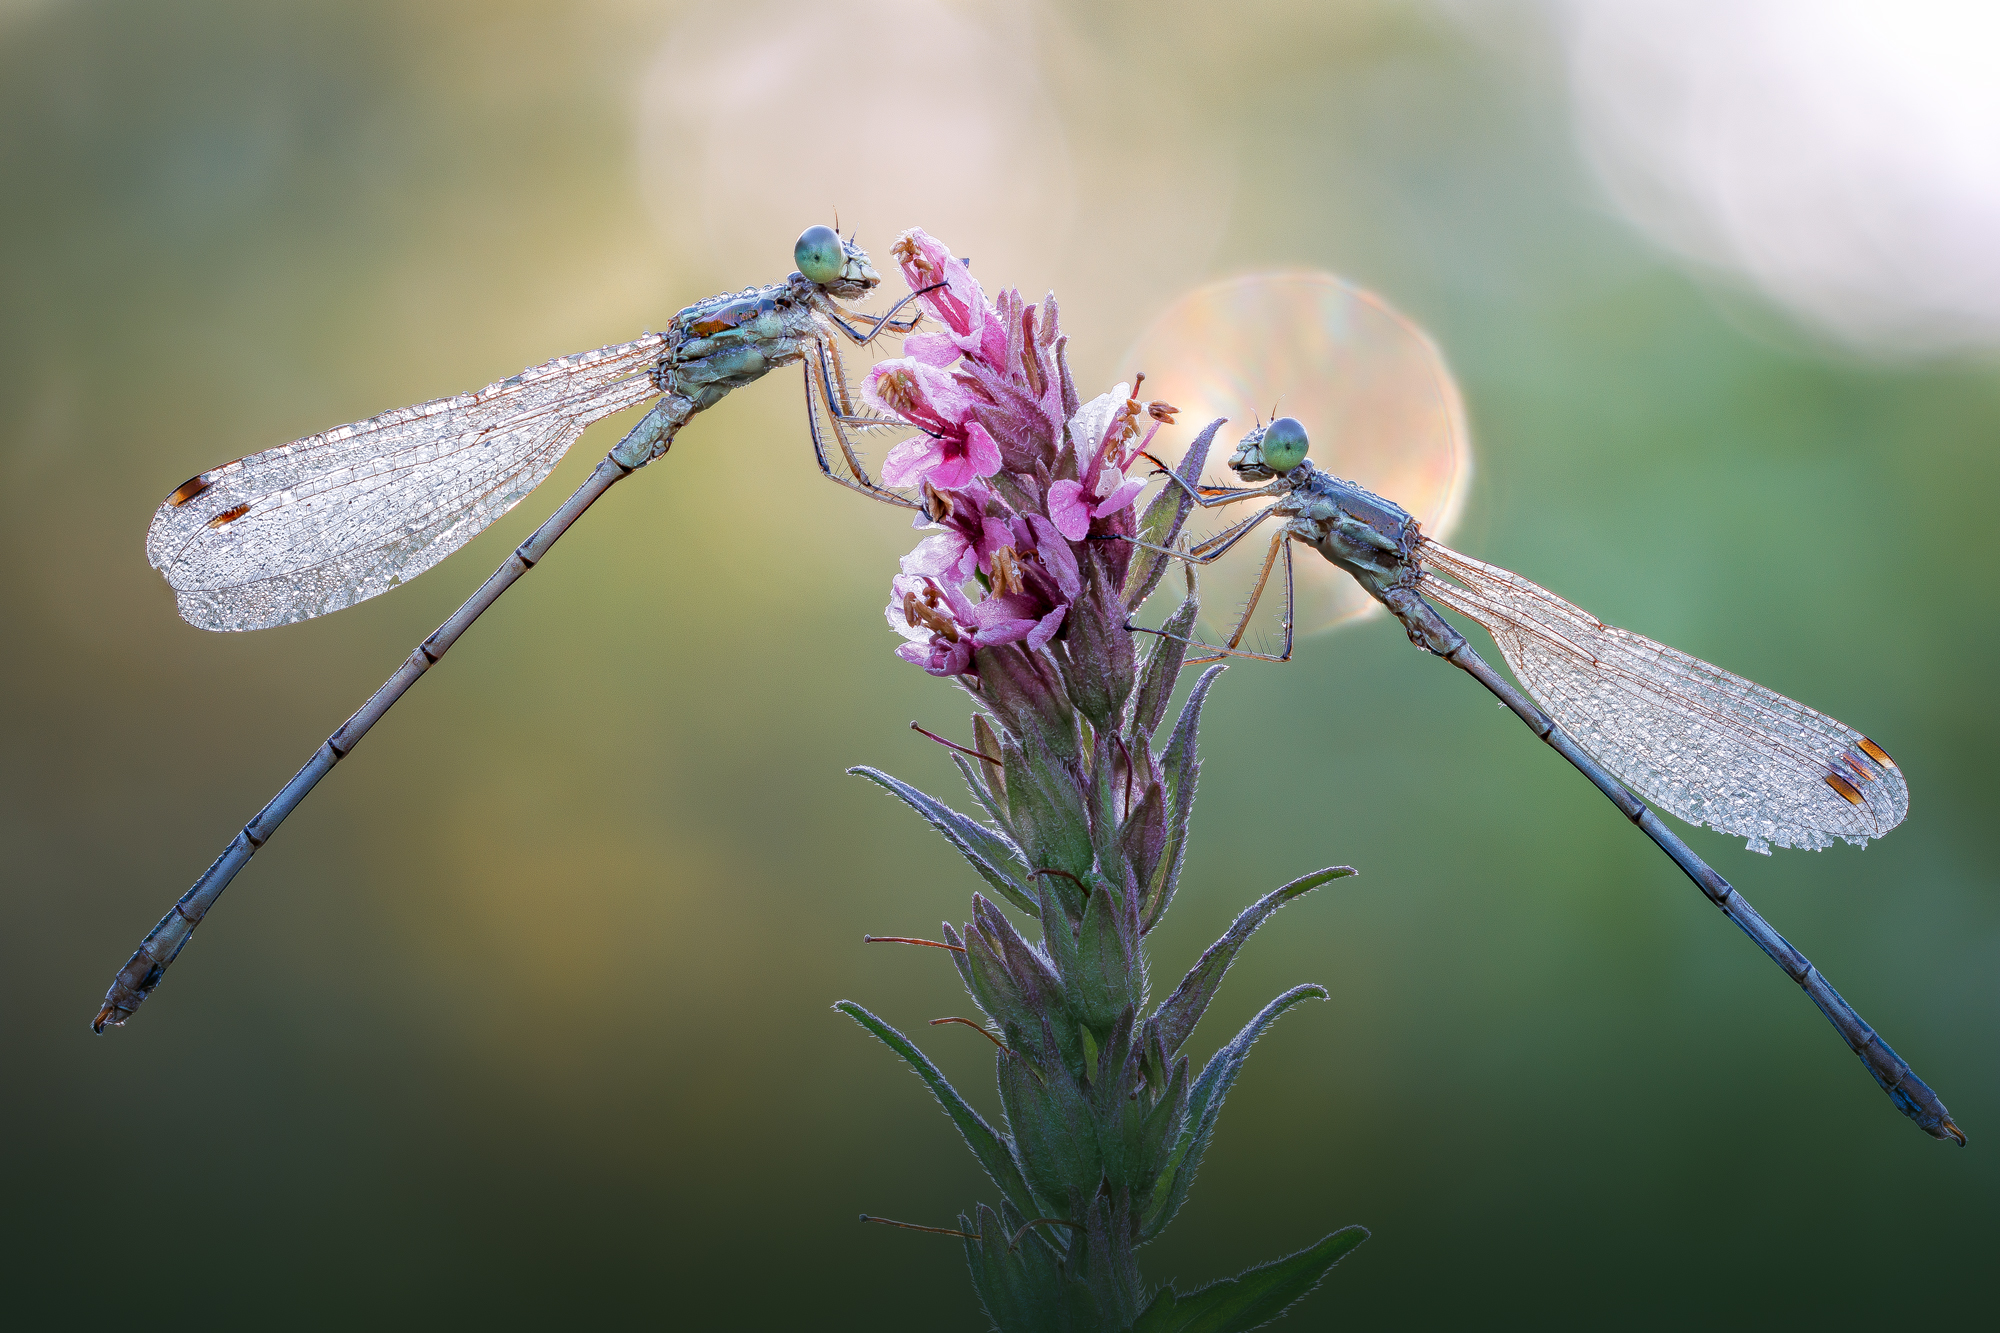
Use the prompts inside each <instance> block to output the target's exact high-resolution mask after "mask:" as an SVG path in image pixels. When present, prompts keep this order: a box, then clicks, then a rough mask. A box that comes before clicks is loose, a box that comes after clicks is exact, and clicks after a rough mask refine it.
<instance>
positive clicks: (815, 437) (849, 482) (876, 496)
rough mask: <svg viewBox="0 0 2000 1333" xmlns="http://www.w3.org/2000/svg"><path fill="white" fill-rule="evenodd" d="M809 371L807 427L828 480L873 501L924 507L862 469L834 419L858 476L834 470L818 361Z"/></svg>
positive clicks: (815, 456) (836, 432) (838, 436)
mask: <svg viewBox="0 0 2000 1333" xmlns="http://www.w3.org/2000/svg"><path fill="white" fill-rule="evenodd" d="M805 370H806V374H805V383H806V427H807V429H808V430H809V431H811V433H812V445H813V459H814V461H815V462H817V463H818V464H819V470H820V472H821V473H822V474H824V475H825V477H826V479H827V480H828V481H832V482H838V483H839V484H840V485H842V486H845V487H847V489H848V490H850V491H855V492H857V493H859V494H861V495H865V496H867V497H868V498H869V499H871V500H878V501H880V502H881V503H883V504H888V505H895V506H896V507H897V508H899V509H917V508H920V507H921V506H919V505H918V504H917V502H916V501H914V500H909V499H906V498H904V497H903V496H900V495H898V494H896V493H895V492H894V491H892V490H889V489H887V488H885V487H882V486H878V485H876V484H875V483H874V481H873V480H871V479H870V478H869V476H868V473H867V471H866V470H865V469H864V468H862V466H861V462H860V460H859V459H858V458H856V457H855V455H854V449H853V447H852V446H851V445H850V444H849V443H848V441H847V436H846V435H845V433H843V432H842V431H841V429H840V423H839V421H838V420H833V421H832V422H831V423H830V424H831V426H832V429H833V432H834V436H835V438H836V439H837V440H838V441H839V442H840V449H841V453H842V455H843V456H844V457H845V458H846V460H847V464H848V466H849V467H851V468H852V469H853V470H854V474H855V475H854V476H852V477H843V476H841V475H840V473H839V472H837V471H835V470H834V466H833V460H832V459H831V458H830V457H829V456H828V454H827V447H826V437H825V436H824V435H822V434H821V433H820V422H819V401H818V394H819V393H820V392H824V390H823V388H822V387H821V386H818V385H816V384H815V381H816V380H817V379H818V378H819V376H818V374H816V373H815V371H814V362H813V361H812V360H811V359H810V358H808V359H807V361H806V363H805Z"/></svg>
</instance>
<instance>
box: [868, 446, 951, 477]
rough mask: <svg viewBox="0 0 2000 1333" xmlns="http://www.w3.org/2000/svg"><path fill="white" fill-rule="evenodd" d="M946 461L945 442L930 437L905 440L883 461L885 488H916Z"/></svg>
mask: <svg viewBox="0 0 2000 1333" xmlns="http://www.w3.org/2000/svg"><path fill="white" fill-rule="evenodd" d="M943 459H944V441H942V440H938V439H934V438H933V437H931V436H929V435H918V436H916V437H915V438H913V439H908V440H904V441H903V442H902V443H901V444H899V445H897V446H896V447H895V448H894V449H891V450H890V451H889V454H888V457H886V458H884V459H883V460H882V484H883V485H884V486H914V485H916V484H917V483H918V482H920V481H922V480H923V479H924V474H925V473H927V472H929V471H930V470H931V469H932V468H935V467H936V466H937V465H938V464H939V463H940V462H941V461H943Z"/></svg>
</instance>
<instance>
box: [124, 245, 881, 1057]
mask: <svg viewBox="0 0 2000 1333" xmlns="http://www.w3.org/2000/svg"><path fill="white" fill-rule="evenodd" d="M793 257H794V259H795V260H796V262H797V264H798V271H797V272H795V273H793V274H792V275H791V276H790V277H789V278H787V279H786V280H785V281H783V282H780V283H775V284H773V285H771V286H768V287H754V288H750V289H748V290H746V291H743V292H739V293H725V294H723V295H720V296H713V297H710V298H709V299H707V300H705V301H701V302H699V303H697V304H695V305H691V306H689V307H687V308H686V309H685V310H682V311H681V312H680V313H679V314H677V315H675V316H674V318H673V320H672V321H671V322H670V323H669V324H668V325H667V327H666V329H665V330H664V331H662V332H660V333H649V334H647V335H646V336H645V337H643V338H639V339H637V340H636V341H633V342H629V343H624V344H622V345H620V346H616V347H604V348H600V349H598V350H597V351H595V352H585V353H582V354H580V355H576V356H566V357H561V358H559V359H557V360H554V361H550V362H547V363H545V364H543V365H539V366H535V367H532V368H530V369H528V370H524V371H522V372H521V373H520V374H518V375H513V376H510V377H509V378H507V379H504V380H501V381H499V382H498V383H497V384H490V385H488V386H487V387H486V388H484V389H481V390H480V391H479V392H477V393H468V394H461V395H459V396H458V397H456V398H441V399H438V400H436V401H435V402H429V403H423V404H420V405H418V406H415V407H406V408H403V409H401V410H399V411H394V412H386V413H383V414H382V415H381V416H378V417H372V418H370V419H369V420H367V421H360V422H356V423H354V424H353V425H349V426H340V427H337V428H335V429H333V430H329V431H326V432H324V433H322V434H319V435H312V436H308V437H307V438H305V439H303V440H298V441H295V442H294V443H291V444H287V445H281V446H279V447H278V448H276V449H267V450H265V451H264V452H263V453H259V454H252V455H250V456H249V457H247V458H240V459H237V460H236V461H235V462H233V463H224V464H223V465H222V466H220V467H217V468H211V469H210V470H209V471H207V472H204V473H201V474H200V475H199V476H196V477H193V478H190V479H189V480H188V481H186V482H184V483H183V484H182V485H180V486H179V487H177V488H175V490H174V491H173V492H172V493H171V494H170V495H168V496H167V498H166V500H165V501H163V502H162V503H161V505H160V508H159V511H158V512H157V513H155V514H154V516H153V524H152V527H151V529H150V530H149V531H148V533H147V537H146V555H147V558H148V559H149V560H150V561H151V562H152V563H153V565H154V567H155V568H157V569H158V570H159V571H160V572H161V573H162V574H164V575H165V576H166V579H167V582H168V583H169V584H171V585H172V586H173V589H174V593H175V596H176V597H177V598H178V600H179V604H180V612H181V615H182V617H183V618H185V619H186V620H187V621H188V622H189V623H190V624H193V625H198V626H200V627H201V628H203V629H213V630H251V629H264V628H266V627H268V626H272V625H285V624H290V623H291V622H293V621H298V620H307V619H310V618H312V617H314V616H321V615H325V614H327V613H328V612H330V611H338V610H340V609H341V608H342V607H347V606H352V605H354V604H355V603H356V602H360V601H365V600H366V599H368V598H370V597H374V596H377V595H378V594H380V593H384V592H387V591H388V590H389V589H390V588H392V587H395V586H396V585H397V584H400V583H404V582H407V581H408V580H410V579H413V578H415V577H416V576H417V575H419V574H421V573H423V572H424V571H425V570H427V569H429V568H430V567H431V566H433V565H435V564H437V563H438V562H439V561H440V560H442V559H444V558H445V557H446V556H448V555H450V554H451V553H452V552H453V551H456V550H457V549H458V548H459V547H461V546H463V545H464V544H465V543H466V542H468V541H470V540H471V539H472V538H473V536H475V535H476V534H477V533H478V532H479V531H480V530H481V529H483V528H485V527H486V526H487V525H488V524H489V523H491V522H493V520H494V519H496V518H498V517H500V515H502V514H504V513H506V512H507V511H508V510H509V509H512V508H513V507H514V506H515V505H516V504H518V503H519V502H520V501H521V500H522V499H523V498H524V497H525V496H526V495H527V494H528V492H530V491H532V490H533V489H534V488H535V487H536V486H538V485H540V484H541V482H542V481H543V479H544V478H546V477H547V476H548V475H549V473H550V472H551V471H552V470H553V469H554V468H555V465H556V464H557V463H558V462H559V461H561V459H562V456H563V454H564V453H565V452H567V451H568V449H569V447H570V446H571V445H572V444H574V443H575V442H576V440H577V437H578V436H580V435H582V434H583V431H584V428H585V427H586V426H588V425H590V423H591V422H593V421H596V420H598V419H600V418H602V417H607V416H610V415H611V414H612V413H615V412H619V411H623V410H624V409H626V408H629V407H636V406H638V405H639V404H641V403H643V402H645V401H647V400H648V399H657V400H658V401H657V402H655V403H654V405H653V407H652V410H651V411H649V412H647V413H646V415H645V416H644V417H643V418H642V419H641V420H640V421H639V423H638V424H637V425H636V426H634V427H633V428H632V430H631V431H630V432H629V433H628V434H627V435H626V436H625V438H624V439H623V440H621V441H620V442H619V443H618V444H617V445H616V446H614V447H613V448H612V450H611V452H610V453H608V454H606V455H605V457H604V460H603V461H602V462H600V463H599V464H598V465H597V468H596V470H595V471H594V472H592V473H591V474H590V478H589V479H588V480H587V481H585V482H584V483H583V485H582V486H581V487H579V488H578V489H577V491H576V493H575V494H574V495H572V496H571V497H570V498H569V499H568V501H566V502H565V503H564V504H563V505H562V507H561V508H559V509H558V510H556V512H555V513H554V514H553V515H551V516H550V518H549V520H548V521H547V522H546V523H544V524H542V526H541V527H539V528H537V529H535V531H534V534H533V535H532V536H530V537H529V538H528V539H527V540H526V541H524V542H522V543H521V545H520V546H519V547H518V548H516V550H515V551H514V553H513V554H512V555H510V556H509V557H508V558H507V560H506V562H505V563H504V564H502V565H501V566H500V568H499V569H497V570H495V571H494V572H493V575H492V576H491V577H490V578H488V579H487V580H486V582H485V583H484V584H482V585H481V586H480V588H479V590H478V591H477V592H475V593H474V594H473V595H472V596H471V597H470V598H469V599H467V601H466V602H465V604H464V605H463V606H461V607H459V609H458V610H457V611H456V612H454V613H453V614H452V616H451V618H450V619H449V620H446V621H445V622H444V624H442V625H440V626H439V627H438V628H437V631H436V632H435V633H433V634H432V635H431V636H430V637H429V638H427V639H425V640H424V641H423V642H422V643H421V644H419V645H418V646H417V649H416V651H415V652H413V653H411V654H410V656H409V658H408V659H407V660H406V661H405V662H404V663H403V665H402V666H401V667H399V668H398V669H397V671H396V673H395V674H394V675H392V676H390V677H389V679H388V680H387V681H386V682H384V683H383V685H382V688H380V689H379V690H377V691H376V692H375V694H374V695H373V696H372V697H371V698H370V699H369V700H368V702H367V703H365V704H363V705H362V706H361V709H360V711H358V712H356V713H355V714H354V716H352V717H350V718H349V719H348V720H347V721H346V722H345V723H344V724H342V725H341V727H340V728H339V730H337V731H335V732H334V733H333V734H332V735H331V736H329V737H328V738H327V739H326V741H325V743H324V744H322V745H321V746H320V747H319V749H318V750H317V751H316V752H314V754H313V757H312V758H311V759H309V760H308V761H307V762H306V765H305V767H304V768H302V769H300V770H299V772H298V775H297V776H296V777H294V778H293V779H292V780H291V781H290V782H288V783H286V784H285V786H284V788H283V789H282V790H281V791H279V793H278V794H277V795H276V796H274V797H272V798H271V800H270V802H269V803H268V804H267V805H265V807H264V808H263V809H262V810H260V811H258V812H257V815H256V817H255V818H254V819H252V820H251V821H250V822H249V823H248V824H246V825H244V826H243V829H242V830H241V831H240V832H239V833H238V834H237V835H236V837H235V839H234V840H233V841H231V842H230V844H229V846H228V847H227V848H225V849H224V850H223V853H222V855H221V856H219V857H217V858H216V860H215V863H214V864H213V865H211V866H210V867H209V868H208V870H207V872H206V873H204V874H203V875H202V876H201V878H200V879H198V880H196V881H195V883H194V887H193V888H191V889H189V890H188V891H187V893H186V894H185V895H183V896H182V898H181V899H180V901H179V902H177V903H175V904H174V906H173V908H172V910H170V911H169V912H168V913H167V914H166V916H165V917H163V918H162V919H161V921H160V923H159V924H158V925H157V926H155V927H153V929H152V932H151V933H150V934H148V935H147V936H146V938H145V940H144V941H143V942H142V943H141V944H140V945H139V948H138V951H137V952H136V953H134V954H133V955H132V957H131V959H130V961H128V962H127V963H126V964H125V966H124V967H123V968H121V969H120V970H119V973H118V976H117V977H116V979H114V980H113V981H112V983H111V989H110V990H109V991H108V992H107V993H106V994H105V997H104V1004H103V1006H102V1008H100V1009H99V1010H98V1013H97V1017H96V1019H95V1020H94V1021H93V1022H92V1027H93V1028H94V1029H96V1030H97V1031H99V1032H102V1031H103V1030H104V1028H105V1026H106V1025H107V1024H109V1025H112V1026H116V1025H118V1024H121V1023H123V1022H125V1020H126V1019H127V1018H129V1017H131V1015H132V1012H133V1011H134V1010H135V1009H137V1008H138V1007H139V1004H140V1003H141V1002H142V1001H143V1000H144V999H145V998H146V996H147V995H149V994H151V993H152V990H153V988H154V987H155V986H157V985H159V984H160V978H161V976H162V975H163V974H164V973H165V971H166V969H167V967H168V966H169V965H170V964H171V963H172V962H173V961H174V958H175V957H176V956H177V955H178V954H179V953H180V951H181V950H182V949H183V948H184V947H186V945H187V942H188V940H189V938H191V937H192V935H193V934H194V928H195V927H196V926H197V925H199V924H200V923H201V919H202V917H203V915H204V914H206V913H207V912H208V910H209V909H210V908H211V907H213V906H214V905H215V900H216V899H217V898H218V897H219V896H220V895H221V893H222V891H223V889H224V888H226V887H227V886H228V884H229V881H230V880H231V879H232V878H234V877H235V875H236V872H237V871H239V870H241V869H242V868H243V867H244V866H245V865H247V864H248V863H249V861H250V858H251V856H253V855H254V854H255V853H256V851H257V849H258V848H259V847H262V846H263V845H264V843H265V842H266V841H267V840H268V839H269V838H270V836H271V834H272V833H273V832H274V831H276V829H277V827H278V825H279V824H280V823H282V822H283V820H284V818H285V816H286V815H288V814H290V813H291V812H292V811H293V810H294V809H296V808H297V806H298V804H299V802H300V801H302V800H304V799H305V796H306V793H307V792H309V791H311V790H312V789H313V786H314V784H316V783H317V782H318V781H319V780H320V779H321V778H323V777H325V776H326V774H327V773H328V772H329V771H330V770H331V769H332V768H333V766H334V765H335V764H336V763H338V762H339V761H340V760H341V759H342V758H343V757H344V756H345V755H347V754H348V753H349V752H350V751H351V750H353V748H354V746H355V745H356V744H357V743H359V741H360V740H361V738H362V737H363V736H364V735H366V734H367V732H368V729H369V728H370V727H372V726H374V725H375V723H376V722H377V721H379V720H380V719H381V717H382V715H383V714H384V713H386V712H388V711H389V709H390V707H391V706H392V705H394V704H395V702H396V700H398V699H400V698H401V697H402V696H403V693H404V691H406V690H408V689H409V688H410V686H411V685H413V684H415V683H416V680H417V678H418V677H419V676H421V675H423V674H424V672H425V671H427V670H429V669H430V667H431V665H432V664H433V663H435V662H436V661H437V660H438V659H439V658H441V657H443V656H444V654H445V652H446V651H447V650H448V649H450V647H451V645H452V644H453V643H455V642H456V641H457V639H458V637H459V635H461V634H463V633H464V632H465V630H466V627H467V626H469V625H471V624H472V622H473V621H474V620H476V619H478V618H479V615H480V613H481V612H483V611H485V610H486V608H487V607H489V606H491V605H493V603H494V602H495V601H496V600H497V599H498V598H499V596H500V594H501V593H503V592H505V591H507V589H508V588H509V587H511V586H512V585H513V583H514V581H515V580H517V579H519V578H520V577H521V575H523V574H525V573H527V572H528V570H530V569H532V568H534V566H535V564H536V562H537V561H539V560H541V558H542V557H543V556H545V555H547V554H548V552H549V548H550V547H552V546H554V545H555V543H556V540H557V538H559V537H561V536H562V535H563V533H564V532H565V531H567V530H568V528H569V526H570V524H572V523H574V522H575V521H576V520H577V518H578V517H579V516H581V515H582V513H583V511H584V510H586V509H588V508H589V507H590V506H591V504H592V503H593V502H594V501H596V499H597V498H598V497H599V496H601V495H603V494H604V492H606V491H607V490H609V489H610V488H611V487H612V486H613V485H614V484H615V483H617V482H619V481H621V480H623V479H624V478H625V477H628V476H630V475H631V474H632V473H633V472H634V471H636V470H637V469H639V468H641V467H644V466H645V465H646V464H647V463H649V462H651V461H652V460H653V459H656V458H658V457H660V456H661V455H663V454H665V453H666V452H667V450H668V448H669V447H670V446H671V445H672V444H673V442H674V437H675V435H676V434H677V433H678V432H679V431H680V429H681V427H682V426H684V425H686V424H687V422H688V420H689V419H690V418H692V417H693V416H694V414H695V413H697V412H699V411H701V410H702V409H704V408H707V407H712V406H713V405H714V404H716V403H717V402H719V401H721V399H722V398H723V397H724V396H725V395H726V394H728V393H729V391H730V390H731V389H735V388H739V387H741V386H743V385H745V384H749V383H751V382H752V381H754V380H757V379H760V378H762V377H763V376H764V375H765V374H766V373H768V372H770V371H772V370H775V369H777V368H778V367H780V366H786V365H791V364H793V363H803V365H804V367H805V391H806V415H807V420H808V422H809V423H810V428H811V435H812V442H813V451H814V454H815V456H816V458H817V460H818V463H819V468H820V471H821V472H823V473H825V474H826V475H827V477H829V478H830V479H832V480H834V481H837V482H839V483H840V484H842V485H843V486H847V487H849V488H850V489H852V490H855V491H859V492H860V493H862V494H864V495H867V496H869V497H870V498H872V499H875V500H880V501H882V502H884V503H888V504H892V505H899V506H902V507H904V508H911V509H914V508H916V507H917V505H916V503H915V502H914V501H912V500H910V499H908V498H907V497H905V496H903V495H900V494H898V493H897V492H895V491H893V490H891V489H889V488H887V487H884V486H881V485H878V484H877V483H876V482H875V481H873V480H872V479H871V478H870V477H869V475H868V472H867V470H866V468H865V467H864V466H863V465H862V462H861V458H860V454H859V452H858V451H857V450H856V449H855V447H854V443H853V439H852V432H856V431H863V432H865V431H875V430H884V429H889V428H891V427H896V428H901V423H899V422H892V421H888V420H885V419H884V418H881V417H878V416H876V415H874V414H872V413H868V412H862V411H857V410H856V407H855V404H854V401H853V397H852V395H851V392H850V390H849V387H848V383H847V377H846V374H845V372H844V370H843V368H842V363H841V340H842V339H845V340H846V341H848V342H851V343H853V344H854V345H855V346H866V345H867V344H868V343H869V342H870V341H872V340H873V339H874V338H876V337H877V336H879V335H880V334H883V333H893V334H904V333H908V332H910V331H911V330H912V329H913V328H915V327H916V319H915V318H914V317H913V318H911V319H909V320H904V321H898V320H897V319H896V318H895V316H896V314H897V312H898V311H900V310H901V309H902V308H903V306H904V305H905V304H907V303H908V302H909V301H910V300H914V299H915V295H918V294H921V293H917V294H913V295H912V296H910V297H906V298H904V300H903V301H902V302H899V303H898V304H897V305H896V306H895V307H894V308H893V309H891V310H890V311H889V313H888V314H886V315H881V316H876V315H863V314H859V313H857V312H855V311H852V310H850V309H848V308H846V307H845V306H844V305H843V304H842V302H852V301H856V300H859V299H861V298H863V297H865V296H867V295H868V294H869V293H870V292H871V291H873V290H874V288H875V286H876V285H877V284H878V283H879V282H880V281H881V279H880V277H879V276H878V275H877V274H876V272H875V269H874V267H873V265H872V264H871V263H870V261H869V258H868V255H867V253H866V252H865V251H864V250H862V249H861V247H859V246H858V245H856V244H855V243H854V242H853V240H852V239H849V240H846V241H843V240H842V239H841V238H840V236H839V235H838V234H837V233H836V232H834V231H833V229H831V228H829V227H812V228H809V229H808V230H807V231H806V232H805V233H804V234H803V235H801V236H800V237H799V240H798V243H797V245H796V246H795V247H794V249H793Z"/></svg>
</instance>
